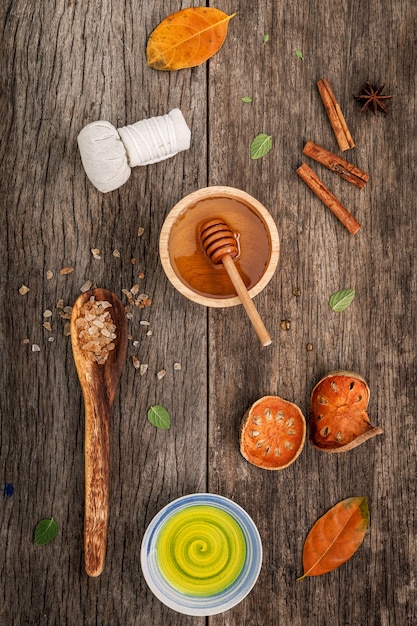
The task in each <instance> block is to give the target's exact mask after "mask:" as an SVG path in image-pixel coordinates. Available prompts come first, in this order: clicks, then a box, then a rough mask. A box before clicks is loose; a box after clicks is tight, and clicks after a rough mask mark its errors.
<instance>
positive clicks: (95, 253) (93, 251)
mask: <svg viewBox="0 0 417 626" xmlns="http://www.w3.org/2000/svg"><path fill="white" fill-rule="evenodd" d="M91 254H92V255H93V258H94V259H97V260H100V259H101V256H100V250H99V249H98V248H91Z"/></svg>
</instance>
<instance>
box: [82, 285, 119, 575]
mask: <svg viewBox="0 0 417 626" xmlns="http://www.w3.org/2000/svg"><path fill="white" fill-rule="evenodd" d="M91 298H93V299H94V301H95V302H105V303H108V304H109V306H108V307H107V304H106V305H105V306H106V307H107V308H106V311H107V312H108V314H109V316H110V319H111V323H112V324H113V325H114V327H115V330H114V333H113V334H114V335H115V338H113V339H111V343H112V344H113V345H114V347H113V349H111V350H109V351H108V355H107V358H106V360H105V362H104V363H101V364H100V363H99V362H97V361H95V360H92V358H91V350H89V349H85V346H86V342H85V340H83V339H81V338H80V327H79V325H78V324H79V322H78V323H77V320H79V319H80V318H82V317H84V313H83V309H84V308H85V305H86V303H88V302H89V301H90V299H91ZM99 321H100V320H99ZM101 323H102V322H101ZM70 328H71V344H72V351H73V356H74V361H75V367H76V370H77V374H78V378H79V381H80V385H81V390H82V393H83V398H84V409H85V449H84V455H85V517H84V560H85V569H86V572H87V574H88V575H89V576H99V575H100V574H101V572H102V571H103V568H104V563H105V556H106V545H107V528H108V509H109V478H110V418H111V413H112V407H113V403H114V398H115V395H116V391H117V387H118V384H119V380H120V376H121V373H122V370H123V366H124V363H125V361H126V352H127V334H128V333H127V317H126V312H125V309H124V306H123V304H122V302H121V301H120V300H119V298H118V297H117V296H116V295H115V294H114V293H112V292H111V291H108V290H107V289H93V290H91V291H88V292H86V293H83V294H82V295H81V296H79V298H78V299H77V300H76V302H75V303H74V306H73V308H72V313H71V321H70ZM87 348H88V346H87Z"/></svg>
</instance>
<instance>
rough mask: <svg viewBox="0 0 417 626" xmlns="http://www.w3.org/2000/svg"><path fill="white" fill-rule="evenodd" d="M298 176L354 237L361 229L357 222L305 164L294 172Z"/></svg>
mask: <svg viewBox="0 0 417 626" xmlns="http://www.w3.org/2000/svg"><path fill="white" fill-rule="evenodd" d="M296 171H297V174H298V176H299V177H300V178H301V179H302V180H303V181H304V182H305V183H306V185H308V186H309V187H310V189H311V191H313V193H315V194H316V196H317V197H318V198H320V200H321V201H322V202H323V203H324V204H325V205H326V206H327V208H329V209H330V211H331V212H332V213H333V214H334V215H335V216H336V217H337V219H338V220H339V221H340V222H341V223H342V224H343V226H344V227H345V228H347V229H348V231H349V232H350V234H351V235H355V234H356V233H357V232H358V230H359V229H360V228H361V225H360V224H359V222H357V221H356V220H355V218H354V217H353V215H351V214H350V213H349V211H348V210H347V209H346V208H345V207H344V206H343V205H342V204H341V202H339V200H338V199H337V198H336V196H334V195H333V194H332V192H331V191H330V190H329V189H328V188H327V187H326V185H325V184H324V183H323V182H322V181H321V180H320V178H319V177H318V176H317V175H316V174H315V173H314V172H313V170H312V169H311V168H309V166H308V165H307V164H306V163H303V164H302V165H300V167H299V168H298V169H297V170H296Z"/></svg>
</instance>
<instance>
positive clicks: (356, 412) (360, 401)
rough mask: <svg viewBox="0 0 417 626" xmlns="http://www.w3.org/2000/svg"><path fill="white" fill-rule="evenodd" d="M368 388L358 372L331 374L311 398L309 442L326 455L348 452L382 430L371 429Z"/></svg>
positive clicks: (321, 382)
mask: <svg viewBox="0 0 417 626" xmlns="http://www.w3.org/2000/svg"><path fill="white" fill-rule="evenodd" d="M369 395H370V392H369V387H368V385H367V384H366V382H365V380H364V379H363V378H362V376H360V375H359V374H356V373H355V372H348V371H345V370H338V371H335V372H330V373H329V374H327V376H325V377H324V378H322V379H321V380H320V381H319V382H318V383H317V385H316V386H315V387H314V389H313V391H312V393H311V398H310V423H309V426H310V441H311V443H312V444H313V446H314V447H315V448H319V449H320V450H324V451H325V452H345V451H346V450H351V449H352V448H355V447H356V446H359V445H360V444H361V443H363V442H364V441H367V440H368V439H370V438H371V437H374V436H375V435H380V434H382V432H383V431H382V428H378V427H375V426H372V424H371V422H370V421H369V416H368V413H367V409H368V403H369Z"/></svg>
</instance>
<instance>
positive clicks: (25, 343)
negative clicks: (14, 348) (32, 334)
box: [22, 337, 30, 345]
mask: <svg viewBox="0 0 417 626" xmlns="http://www.w3.org/2000/svg"><path fill="white" fill-rule="evenodd" d="M28 343H30V339H28V338H27V337H26V339H23V341H22V344H23V345H27V344H28Z"/></svg>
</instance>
